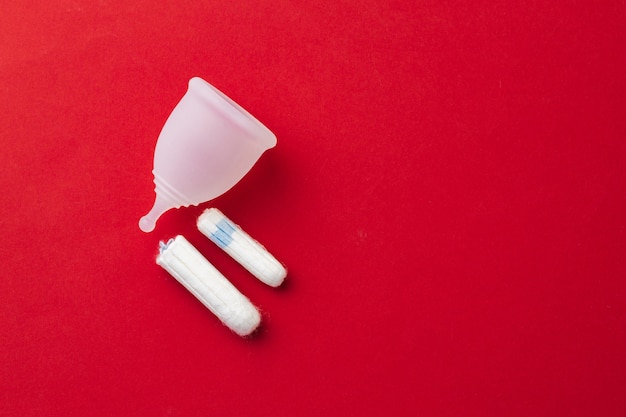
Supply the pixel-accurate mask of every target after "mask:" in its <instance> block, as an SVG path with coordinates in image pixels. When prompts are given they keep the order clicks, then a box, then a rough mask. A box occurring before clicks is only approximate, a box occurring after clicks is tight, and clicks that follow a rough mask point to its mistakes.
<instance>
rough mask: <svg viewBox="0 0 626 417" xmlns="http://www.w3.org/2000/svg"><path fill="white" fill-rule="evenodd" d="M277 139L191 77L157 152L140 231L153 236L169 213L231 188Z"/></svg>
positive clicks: (208, 198)
mask: <svg viewBox="0 0 626 417" xmlns="http://www.w3.org/2000/svg"><path fill="white" fill-rule="evenodd" d="M275 145H276V136H274V134H273V133H272V132H271V131H270V130H269V129H268V128H267V127H265V126H264V125H263V124H262V123H261V122H259V121H258V120H257V119H255V118H254V117H253V116H252V115H251V114H250V113H248V112H247V111H246V110H244V109H243V108H242V107H241V106H239V105H238V104H237V103H235V102H234V101H232V100H231V99H230V98H228V97H227V96H226V95H224V94H223V93H221V92H220V91H219V90H218V89H217V88H215V87H213V86H212V85H211V84H209V83H207V82H206V81H204V80H202V79H201V78H197V77H195V78H192V79H191V80H189V88H188V90H187V93H185V95H184V96H183V98H182V99H181V100H180V102H179V103H178V104H177V105H176V107H175V108H174V110H173V111H172V114H170V116H169V118H168V119H167V121H166V122H165V125H164V126H163V129H162V130H161V134H160V135H159V139H158V140H157V144H156V148H155V151H154V169H153V170H152V173H153V174H154V184H155V189H154V191H155V193H156V198H155V200H154V205H153V207H152V209H151V210H150V212H149V213H148V214H146V215H145V216H143V217H142V218H141V220H139V228H140V229H141V230H142V231H144V232H151V231H152V230H154V226H155V224H156V221H157V220H158V218H159V217H160V216H161V215H162V214H163V213H165V212H166V211H167V210H169V209H171V208H179V207H181V206H184V207H187V206H189V205H198V204H200V203H203V202H205V201H209V200H212V199H214V198H216V197H218V196H220V195H222V194H223V193H225V192H226V191H228V190H229V189H230V188H232V187H233V186H234V185H235V184H237V182H239V180H240V179H241V178H243V176H244V175H246V173H247V172H248V171H249V170H250V168H252V166H253V165H254V163H255V162H256V161H257V160H258V159H259V157H260V156H261V154H262V153H263V152H265V151H266V150H268V149H270V148H273V147H274V146H275Z"/></svg>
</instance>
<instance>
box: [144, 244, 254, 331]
mask: <svg viewBox="0 0 626 417" xmlns="http://www.w3.org/2000/svg"><path fill="white" fill-rule="evenodd" d="M159 252H160V253H159V255H158V256H157V259H156V262H157V264H158V265H160V266H161V267H163V268H164V269H165V270H166V271H167V272H169V273H170V274H171V275H172V276H173V277H174V278H176V280H177V281H178V282H180V283H181V284H182V285H183V286H184V287H185V288H186V289H187V290H189V292H191V293H192V294H193V295H194V296H195V297H196V298H197V299H198V300H200V302H202V304H204V305H205V306H206V307H207V308H208V309H209V310H210V311H211V312H212V313H213V314H215V315H216V316H217V317H218V318H219V319H220V320H221V321H222V323H224V324H225V325H226V326H228V327H229V328H230V329H231V330H232V331H234V332H235V333H237V334H238V335H240V336H247V335H249V334H250V333H252V332H253V331H254V330H255V329H256V328H257V327H258V326H259V324H260V322H261V315H260V314H259V312H258V310H257V309H256V307H254V305H253V304H252V303H251V302H250V300H248V298H246V297H245V296H244V295H243V294H241V293H240V292H239V290H237V288H235V287H234V286H233V285H232V284H231V283H230V281H228V280H227V279H226V278H225V277H224V276H223V275H222V274H221V273H220V272H219V271H218V270H217V269H215V267H214V266H213V265H211V264H210V263H209V261H207V260H206V258H205V257H204V256H202V254H201V253H200V252H198V250H197V249H196V248H194V247H193V246H192V245H191V243H189V242H188V241H187V239H185V238H184V237H183V236H176V237H175V238H174V239H170V240H169V241H168V242H167V243H163V242H161V244H160V248H159Z"/></svg>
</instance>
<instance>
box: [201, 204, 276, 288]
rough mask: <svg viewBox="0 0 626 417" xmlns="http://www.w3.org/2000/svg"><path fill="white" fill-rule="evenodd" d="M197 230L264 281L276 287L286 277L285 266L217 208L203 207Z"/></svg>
mask: <svg viewBox="0 0 626 417" xmlns="http://www.w3.org/2000/svg"><path fill="white" fill-rule="evenodd" d="M198 229H199V230H200V231H201V232H202V234H204V235H205V236H207V237H208V238H209V239H210V240H211V241H212V242H213V243H215V244H216V245H217V246H219V247H220V248H222V249H223V250H224V251H225V252H226V253H228V254H229V255H230V256H231V257H232V258H233V259H235V260H236V261H237V262H239V263H240V264H241V265H242V266H243V267H244V268H246V269H247V270H248V271H250V273H252V275H254V276H255V277H257V278H258V279H259V280H260V281H262V282H264V283H265V284H267V285H269V286H272V287H278V286H279V285H280V284H282V282H283V281H284V279H285V277H286V276H287V270H286V269H285V267H284V266H283V265H282V264H281V263H280V262H278V260H276V258H274V257H273V256H272V255H271V254H270V253H269V252H268V251H267V250H266V249H265V248H264V247H263V245H261V244H260V243H259V242H257V241H256V240H254V239H252V238H251V237H250V236H249V235H248V234H247V233H246V232H244V231H243V230H242V229H241V228H240V227H239V226H237V225H236V224H234V223H233V222H232V221H230V220H229V219H228V218H227V217H226V216H224V214H223V213H222V212H221V211H219V210H218V209H216V208H210V209H207V210H205V211H204V213H202V215H201V216H200V217H199V218H198Z"/></svg>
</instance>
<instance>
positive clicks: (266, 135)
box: [189, 77, 276, 150]
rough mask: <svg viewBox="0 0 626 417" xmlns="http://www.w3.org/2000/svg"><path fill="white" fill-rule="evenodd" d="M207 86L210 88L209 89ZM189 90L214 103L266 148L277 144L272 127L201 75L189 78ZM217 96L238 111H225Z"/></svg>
mask: <svg viewBox="0 0 626 417" xmlns="http://www.w3.org/2000/svg"><path fill="white" fill-rule="evenodd" d="M194 87H196V88H194ZM206 87H209V88H208V89H207V88H206ZM189 90H192V91H194V92H196V93H198V95H199V96H200V97H202V98H204V99H205V100H207V101H209V103H211V104H214V105H215V107H216V108H217V109H218V110H219V111H220V112H222V113H223V114H225V115H226V116H228V117H230V118H231V119H233V121H235V122H236V123H237V125H238V126H240V127H241V128H243V129H245V130H247V131H248V132H249V133H250V134H251V136H252V137H253V138H255V139H256V138H258V139H259V140H260V141H261V144H262V145H263V147H264V149H265V150H267V149H270V148H273V147H274V146H276V136H275V135H274V133H272V131H271V130H270V129H268V128H267V126H265V125H264V124H263V123H261V122H260V121H259V120H258V119H257V118H256V117H254V116H253V115H252V114H250V112H248V111H247V110H246V109H244V108H243V107H241V106H240V105H239V104H237V102H235V101H234V100H232V99H231V98H230V97H228V96H227V95H226V94H224V93H223V92H221V91H220V90H219V89H218V88H216V87H215V86H213V85H211V84H210V83H208V82H207V81H205V80H203V79H202V78H200V77H193V78H192V79H190V80H189ZM207 93H208V94H207ZM216 98H217V99H218V100H220V101H221V102H223V103H226V104H228V105H229V108H232V109H234V110H236V112H228V111H225V108H224V107H223V106H220V105H218V104H219V103H217V102H216V100H215V99H216Z"/></svg>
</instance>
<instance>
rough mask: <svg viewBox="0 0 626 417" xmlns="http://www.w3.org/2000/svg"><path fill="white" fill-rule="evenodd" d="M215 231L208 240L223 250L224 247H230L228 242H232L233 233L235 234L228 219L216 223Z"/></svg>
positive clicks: (233, 227) (233, 226)
mask: <svg viewBox="0 0 626 417" xmlns="http://www.w3.org/2000/svg"><path fill="white" fill-rule="evenodd" d="M216 226H217V230H216V231H215V232H213V233H211V236H209V239H211V240H212V241H213V243H215V244H216V245H217V246H219V247H220V248H222V249H224V248H225V247H226V246H228V245H230V242H232V241H233V233H235V230H237V229H236V228H235V225H234V224H232V223H231V222H230V221H229V220H228V219H221V220H220V221H219V222H217V225H216Z"/></svg>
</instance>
